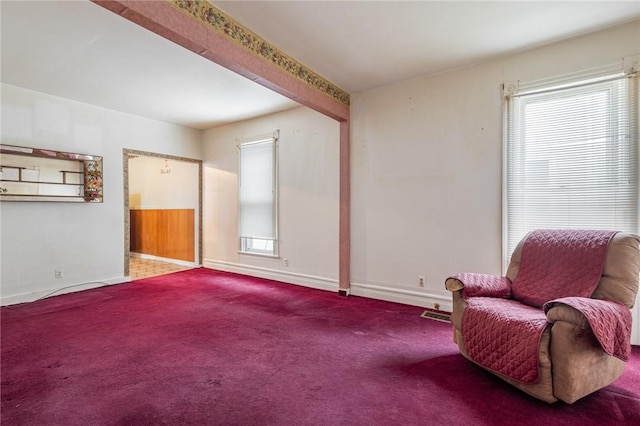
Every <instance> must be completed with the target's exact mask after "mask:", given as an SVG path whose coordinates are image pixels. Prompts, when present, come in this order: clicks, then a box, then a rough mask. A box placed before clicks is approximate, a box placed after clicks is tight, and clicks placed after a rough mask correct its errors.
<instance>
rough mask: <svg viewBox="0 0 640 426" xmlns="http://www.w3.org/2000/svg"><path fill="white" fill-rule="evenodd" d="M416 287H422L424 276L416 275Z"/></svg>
mask: <svg viewBox="0 0 640 426" xmlns="http://www.w3.org/2000/svg"><path fill="white" fill-rule="evenodd" d="M418 287H424V276H423V275H418Z"/></svg>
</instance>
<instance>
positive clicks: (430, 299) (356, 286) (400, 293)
mask: <svg viewBox="0 0 640 426" xmlns="http://www.w3.org/2000/svg"><path fill="white" fill-rule="evenodd" d="M351 294H352V295H354V296H361V297H368V298H370V299H378V300H386V301H387V302H396V303H402V304H405V305H412V306H420V307H423V308H430V309H434V308H435V304H436V303H437V304H438V305H439V308H438V309H439V310H441V311H446V312H451V310H452V309H453V304H452V301H451V297H446V296H441V295H439V294H431V293H421V292H418V291H413V290H404V289H399V288H392V287H385V286H380V285H372V284H362V283H351Z"/></svg>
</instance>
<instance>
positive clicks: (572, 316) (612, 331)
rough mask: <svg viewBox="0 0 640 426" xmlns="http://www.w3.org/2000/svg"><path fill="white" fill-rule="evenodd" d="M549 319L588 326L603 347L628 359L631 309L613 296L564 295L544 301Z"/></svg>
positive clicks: (614, 354) (550, 320)
mask: <svg viewBox="0 0 640 426" xmlns="http://www.w3.org/2000/svg"><path fill="white" fill-rule="evenodd" d="M544 311H545V314H546V315H547V320H548V321H549V322H552V323H553V322H556V321H565V322H569V323H572V324H574V325H576V326H578V327H580V328H581V329H588V328H590V329H591V331H592V332H593V334H594V336H595V337H596V339H597V340H598V342H599V343H600V346H601V347H602V350H604V351H605V352H606V353H607V354H609V355H611V356H615V357H616V358H619V359H621V360H622V361H628V360H629V357H630V356H631V343H630V340H631V311H630V310H629V308H627V307H626V306H624V305H622V304H621V303H618V302H614V301H612V300H601V299H591V298H588V297H563V298H560V299H554V300H552V301H550V302H547V303H545V305H544Z"/></svg>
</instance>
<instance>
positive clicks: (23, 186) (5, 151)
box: [0, 144, 103, 203]
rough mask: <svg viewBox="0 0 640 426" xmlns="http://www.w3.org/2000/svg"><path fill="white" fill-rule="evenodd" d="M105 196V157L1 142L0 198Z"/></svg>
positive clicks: (82, 199) (90, 199)
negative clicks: (103, 190)
mask: <svg viewBox="0 0 640 426" xmlns="http://www.w3.org/2000/svg"><path fill="white" fill-rule="evenodd" d="M102 198H103V196H102V157H100V156H97V155H85V154H75V153H70V152H60V151H52V150H48V149H38V148H27V147H22V146H13V145H4V144H0V201H63V202H75V203H101V202H102Z"/></svg>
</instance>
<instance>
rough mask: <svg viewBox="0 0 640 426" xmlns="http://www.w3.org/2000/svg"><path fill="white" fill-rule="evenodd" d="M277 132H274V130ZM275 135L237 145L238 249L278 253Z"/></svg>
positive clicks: (261, 252) (267, 253)
mask: <svg viewBox="0 0 640 426" xmlns="http://www.w3.org/2000/svg"><path fill="white" fill-rule="evenodd" d="M276 135H277V133H276ZM276 144H277V137H275V136H272V135H268V136H266V137H265V136H263V137H257V138H252V139H246V140H243V141H242V142H241V143H240V145H239V151H240V173H239V174H240V176H239V197H238V198H239V204H240V205H239V234H240V251H242V252H249V253H254V254H266V255H275V254H277V244H276V242H277V238H278V235H277V162H276Z"/></svg>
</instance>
